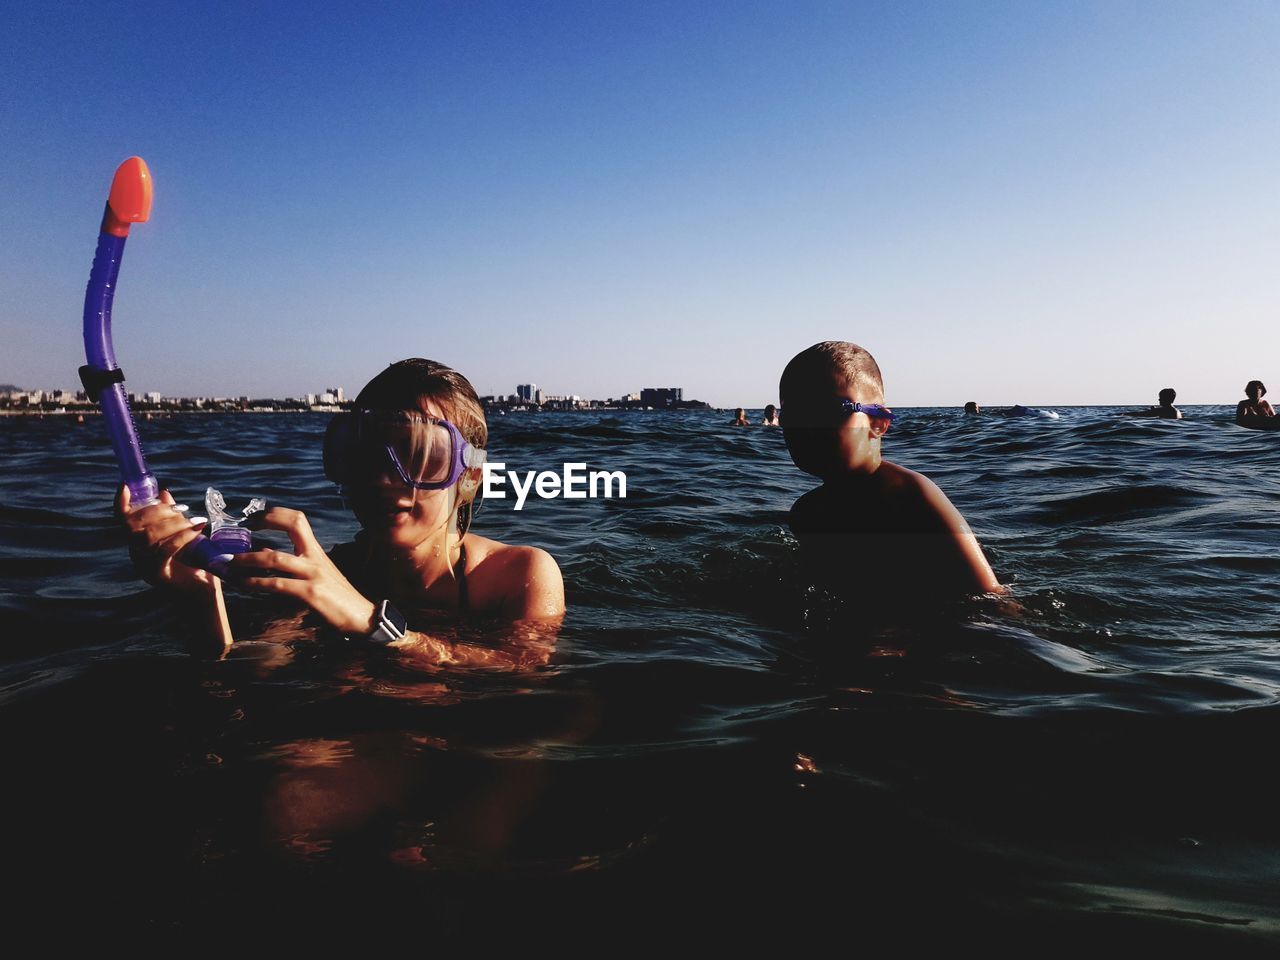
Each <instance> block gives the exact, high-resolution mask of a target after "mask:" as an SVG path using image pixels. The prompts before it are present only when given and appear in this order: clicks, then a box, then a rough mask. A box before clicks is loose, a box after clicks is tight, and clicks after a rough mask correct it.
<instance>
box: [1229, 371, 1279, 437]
mask: <svg viewBox="0 0 1280 960" xmlns="http://www.w3.org/2000/svg"><path fill="white" fill-rule="evenodd" d="M1244 394H1245V396H1246V397H1248V399H1247V400H1241V401H1240V402H1239V403H1237V404H1236V423H1238V424H1240V425H1241V426H1246V427H1252V426H1261V425H1262V424H1261V423H1260V422H1259V419H1258V418H1260V417H1274V416H1275V415H1276V412H1275V410H1273V409H1272V408H1271V404H1269V403H1267V401H1265V400H1263V399H1262V398H1263V397H1265V396H1266V395H1267V387H1266V385H1265V384H1264V383H1263V382H1262V381H1261V380H1250V381H1249V382H1248V383H1246V384H1245V385H1244Z"/></svg>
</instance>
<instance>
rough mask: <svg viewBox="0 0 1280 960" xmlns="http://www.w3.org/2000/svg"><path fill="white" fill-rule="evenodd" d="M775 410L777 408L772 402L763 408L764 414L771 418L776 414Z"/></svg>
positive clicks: (776, 410)
mask: <svg viewBox="0 0 1280 960" xmlns="http://www.w3.org/2000/svg"><path fill="white" fill-rule="evenodd" d="M777 412H778V408H777V407H775V406H774V405H773V404H772V403H771V404H769V405H768V406H766V407H765V408H764V415H765V416H766V417H770V418H772V417H774V416H775V415H776V414H777Z"/></svg>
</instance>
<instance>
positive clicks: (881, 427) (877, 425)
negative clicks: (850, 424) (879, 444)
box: [868, 417, 893, 440]
mask: <svg viewBox="0 0 1280 960" xmlns="http://www.w3.org/2000/svg"><path fill="white" fill-rule="evenodd" d="M868 419H869V420H870V421H871V439H872V440H879V439H880V438H881V437H883V436H884V435H885V434H886V433H888V432H889V427H891V426H892V425H893V421H892V420H890V419H888V418H887V417H869V418H868Z"/></svg>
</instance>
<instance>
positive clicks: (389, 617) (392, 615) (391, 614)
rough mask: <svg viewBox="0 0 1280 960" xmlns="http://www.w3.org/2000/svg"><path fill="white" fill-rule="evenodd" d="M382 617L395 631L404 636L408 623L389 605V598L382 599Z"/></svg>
mask: <svg viewBox="0 0 1280 960" xmlns="http://www.w3.org/2000/svg"><path fill="white" fill-rule="evenodd" d="M382 619H383V620H385V621H386V622H387V623H389V624H391V626H393V627H394V628H395V630H396V633H398V634H400V635H401V636H404V632H405V630H406V629H408V623H407V622H406V620H405V618H404V615H403V614H402V613H401V612H400V611H399V610H397V609H396V608H395V607H393V606H392V605H391V601H390V600H383V601H382Z"/></svg>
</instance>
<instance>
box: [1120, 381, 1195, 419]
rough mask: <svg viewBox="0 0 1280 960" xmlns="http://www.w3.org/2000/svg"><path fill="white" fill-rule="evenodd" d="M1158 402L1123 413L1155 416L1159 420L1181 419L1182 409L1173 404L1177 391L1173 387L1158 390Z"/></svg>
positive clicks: (1135, 415)
mask: <svg viewBox="0 0 1280 960" xmlns="http://www.w3.org/2000/svg"><path fill="white" fill-rule="evenodd" d="M1156 399H1157V401H1158V402H1159V404H1160V405H1159V406H1158V407H1148V408H1147V409H1146V410H1132V411H1130V412H1128V413H1126V414H1125V416H1126V417H1155V418H1158V419H1160V420H1181V419H1182V411H1181V410H1179V409H1178V408H1177V407H1175V406H1174V405H1173V401H1175V400H1177V399H1178V392H1177V391H1176V390H1174V389H1173V387H1165V388H1164V389H1163V390H1161V391H1160V394H1159V396H1158V397H1157V398H1156Z"/></svg>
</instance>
